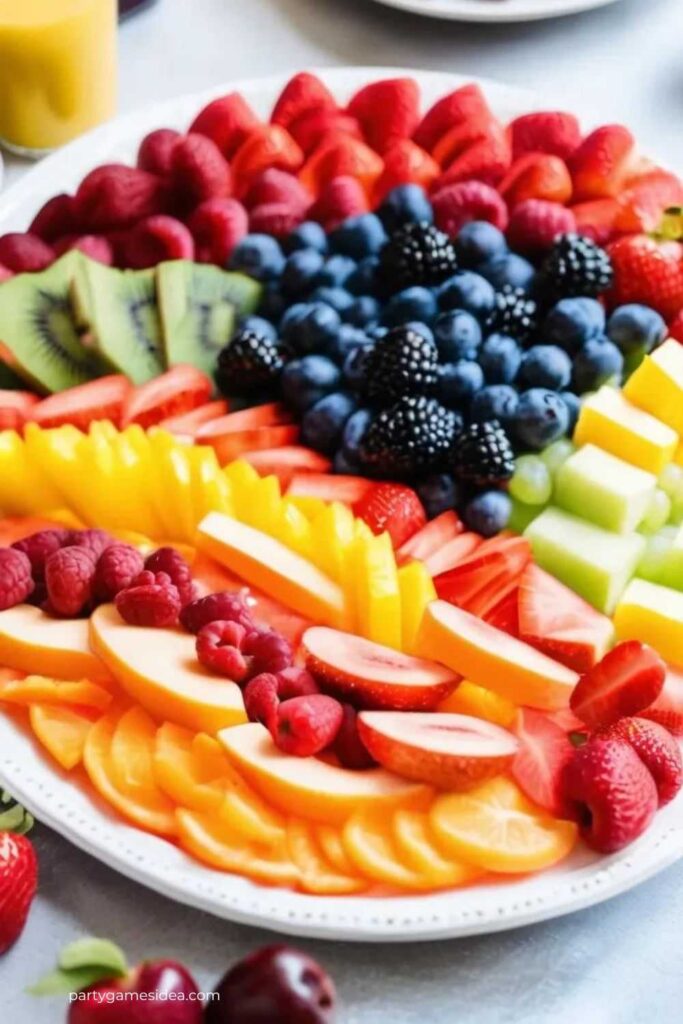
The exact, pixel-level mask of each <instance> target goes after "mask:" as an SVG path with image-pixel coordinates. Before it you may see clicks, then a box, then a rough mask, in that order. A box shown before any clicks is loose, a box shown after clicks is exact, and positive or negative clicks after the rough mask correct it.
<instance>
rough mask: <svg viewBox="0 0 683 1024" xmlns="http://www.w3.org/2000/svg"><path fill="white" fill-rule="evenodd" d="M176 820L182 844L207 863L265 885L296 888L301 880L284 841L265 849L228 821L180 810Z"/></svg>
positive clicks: (185, 848) (198, 858) (189, 851)
mask: <svg viewBox="0 0 683 1024" xmlns="http://www.w3.org/2000/svg"><path fill="white" fill-rule="evenodd" d="M176 817H177V821H178V833H179V838H180V845H181V846H182V847H183V849H184V850H186V851H187V852H188V853H190V854H192V856H194V857H196V858H197V860H200V861H202V862H203V863H204V864H208V865H209V866H210V867H212V868H218V869H219V870H221V871H231V872H234V873H236V874H239V875H247V876H248V877H249V878H252V879H254V881H257V882H264V883H265V884H266V885H296V883H297V882H298V881H299V871H298V869H297V868H296V867H295V865H294V864H293V863H292V861H291V860H290V859H289V855H288V852H287V849H286V844H285V842H284V840H283V841H281V842H280V843H279V844H278V846H276V847H272V846H265V845H262V844H259V843H253V842H249V841H248V840H245V838H244V836H242V835H240V833H238V832H237V831H236V830H235V829H233V828H231V827H230V826H229V825H226V823H225V822H223V821H220V822H218V821H216V820H215V819H213V818H211V817H209V815H206V814H199V813H197V812H195V811H186V810H184V809H178V811H177V812H176Z"/></svg>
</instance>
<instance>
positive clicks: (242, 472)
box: [223, 459, 261, 522]
mask: <svg viewBox="0 0 683 1024" xmlns="http://www.w3.org/2000/svg"><path fill="white" fill-rule="evenodd" d="M223 472H224V473H225V478H226V480H227V481H228V483H229V484H230V488H231V490H232V495H233V505H234V512H233V515H234V516H235V518H236V519H240V520H242V521H243V522H246V521H247V520H246V519H245V518H244V516H248V515H249V512H250V510H251V491H252V489H253V487H254V485H255V484H257V483H258V481H259V480H260V479H261V478H260V476H259V475H258V473H257V472H256V470H255V469H254V468H253V467H252V466H250V465H249V463H248V462H245V461H244V459H236V460H235V462H231V463H229V465H227V466H226V467H225V469H224V470H223Z"/></svg>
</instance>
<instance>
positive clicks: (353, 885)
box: [287, 818, 367, 896]
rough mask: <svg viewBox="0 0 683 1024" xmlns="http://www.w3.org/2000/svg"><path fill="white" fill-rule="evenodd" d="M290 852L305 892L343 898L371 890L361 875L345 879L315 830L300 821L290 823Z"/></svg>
mask: <svg viewBox="0 0 683 1024" xmlns="http://www.w3.org/2000/svg"><path fill="white" fill-rule="evenodd" d="M287 850H288V852H289V856H290V857H291V859H292V861H293V863H294V864H295V865H296V867H297V868H298V869H299V871H300V873H301V881H300V885H301V888H302V889H304V890H305V892H313V893H319V894H321V895H325V896H342V895H346V894H348V893H354V892H362V891H363V890H364V889H367V883H366V882H365V880H364V879H362V878H359V877H358V875H355V877H354V875H344V874H341V873H339V872H338V871H336V870H335V869H334V867H333V865H332V864H330V863H329V862H328V860H327V859H326V857H325V854H324V852H323V849H322V847H321V846H320V844H319V843H318V840H317V837H316V833H315V831H314V829H313V826H311V825H309V824H308V823H307V822H305V821H301V820H300V819H299V818H290V819H289V821H288V822H287Z"/></svg>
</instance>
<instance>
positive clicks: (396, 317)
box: [382, 285, 437, 327]
mask: <svg viewBox="0 0 683 1024" xmlns="http://www.w3.org/2000/svg"><path fill="white" fill-rule="evenodd" d="M436 314H437V305H436V296H435V295H434V293H433V292H432V291H430V290H429V288H422V287H420V286H417V285H416V286H415V287H413V288H405V289H404V290H403V291H402V292H397V293H396V294H395V295H392V296H391V298H390V299H389V301H388V302H387V304H386V306H385V307H384V312H383V313H382V323H384V324H387V325H388V326H389V327H398V326H399V325H400V324H405V323H406V322H407V321H408V320H420V321H422V323H429V321H430V320H433V319H434V317H435V316H436Z"/></svg>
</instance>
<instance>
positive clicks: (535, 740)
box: [512, 708, 574, 818]
mask: <svg viewBox="0 0 683 1024" xmlns="http://www.w3.org/2000/svg"><path fill="white" fill-rule="evenodd" d="M513 732H514V733H515V735H516V737H517V739H518V740H519V749H518V751H517V754H516V755H515V759H514V761H513V762H512V775H513V777H514V779H515V782H516V783H517V784H518V786H519V787H520V788H521V789H523V790H524V792H525V793H526V795H527V796H528V797H529V799H530V800H533V801H534V803H537V804H538V805H539V807H543V808H544V809H545V810H547V811H550V813H551V814H553V815H555V817H556V818H566V817H569V813H568V808H567V803H566V799H565V792H564V772H565V769H566V767H567V765H568V764H569V762H570V761H571V759H572V757H573V756H574V748H573V747H572V745H571V743H570V742H569V737H568V735H567V733H566V732H565V731H564V729H562V728H561V727H560V726H559V725H558V724H557V723H556V722H553V721H552V719H550V718H548V716H547V715H544V714H543V712H541V711H534V709H533V708H520V709H519V711H518V713H517V718H516V720H515V724H514V726H513Z"/></svg>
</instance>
